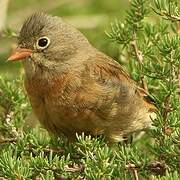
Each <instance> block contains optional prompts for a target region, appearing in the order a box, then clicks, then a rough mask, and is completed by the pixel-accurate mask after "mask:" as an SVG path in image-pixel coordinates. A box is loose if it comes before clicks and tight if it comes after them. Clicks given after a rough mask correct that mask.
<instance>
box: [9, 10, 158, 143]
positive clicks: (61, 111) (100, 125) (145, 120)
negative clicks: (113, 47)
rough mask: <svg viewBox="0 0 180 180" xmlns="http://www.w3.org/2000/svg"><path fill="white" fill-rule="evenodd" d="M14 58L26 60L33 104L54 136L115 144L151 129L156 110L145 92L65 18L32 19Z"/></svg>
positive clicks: (40, 16)
mask: <svg viewBox="0 0 180 180" xmlns="http://www.w3.org/2000/svg"><path fill="white" fill-rule="evenodd" d="M8 60H9V61H17V60H22V63H23V66H24V69H25V88H26V91H27V94H28V97H29V100H30V103H31V105H32V108H33V110H34V112H35V114H36V116H37V117H38V119H39V121H40V122H41V124H42V125H43V126H44V127H45V128H46V129H47V130H48V131H49V132H50V133H53V134H55V135H57V136H60V135H62V134H64V135H65V136H67V137H68V139H69V140H70V141H73V140H74V139H75V137H76V133H78V134H81V133H82V132H84V134H85V135H89V134H90V135H92V136H98V135H104V136H105V138H106V139H107V141H108V142H110V143H114V142H119V141H122V140H123V139H125V138H127V137H128V136H129V135H131V134H132V133H135V132H140V131H142V130H146V129H148V128H150V127H151V122H152V120H151V118H154V111H155V109H156V108H155V106H154V104H153V102H151V101H150V100H149V98H148V94H147V93H146V92H145V90H143V89H142V88H140V87H138V86H137V85H136V83H135V81H133V80H132V79H131V78H130V77H129V75H128V74H127V73H126V71H125V70H124V69H123V68H122V66H121V65H120V64H119V63H117V62H116V61H115V60H113V59H112V58H110V57H108V56H107V55H105V54H104V53H102V52H100V51H99V50H97V49H96V48H94V47H93V46H92V45H91V44H90V43H89V42H88V40H87V38H86V37H85V36H84V35H83V34H82V33H81V32H79V31H78V30H77V29H76V28H74V27H73V26H72V25H70V24H68V23H66V22H65V21H63V19H62V18H60V17H56V16H50V15H47V14H44V13H34V14H33V15H31V16H30V17H29V18H27V20H26V21H25V22H24V24H23V26H22V28H21V30H20V35H19V38H18V47H17V49H16V50H15V51H14V52H13V54H12V55H11V56H10V57H9V59H8Z"/></svg>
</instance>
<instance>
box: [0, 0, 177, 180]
mask: <svg viewBox="0 0 180 180" xmlns="http://www.w3.org/2000/svg"><path fill="white" fill-rule="evenodd" d="M150 2H152V1H149V0H132V1H131V7H130V9H129V11H128V12H127V15H126V18H125V20H124V22H120V21H118V20H117V21H116V22H115V23H112V26H111V31H110V32H107V34H108V36H109V38H110V40H111V41H112V42H114V43H117V44H118V46H119V47H120V50H121V51H120V58H119V62H122V63H123V64H125V65H126V67H127V69H128V70H129V72H130V73H131V76H132V77H133V78H134V79H135V80H137V81H138V83H139V85H140V86H142V87H144V88H145V89H146V90H148V91H149V92H150V94H151V96H152V98H153V99H154V100H155V104H156V106H157V109H158V112H157V118H156V119H155V120H153V128H152V129H151V130H150V133H149V134H148V135H146V136H144V137H143V138H142V139H141V140H138V141H137V142H134V143H133V144H129V145H126V144H123V145H119V146H118V145H114V146H110V145H107V144H106V142H105V141H104V139H103V137H98V138H91V137H90V136H85V135H84V134H82V135H81V136H79V135H77V142H76V143H74V144H68V143H67V140H66V139H65V138H64V137H59V138H57V137H50V136H49V135H48V133H47V132H46V131H45V130H44V129H43V128H41V127H40V126H39V125H37V126H36V127H35V128H31V127H29V126H27V124H26V119H28V118H29V116H30V113H31V108H30V105H29V104H28V99H27V97H26V95H25V94H24V91H23V81H22V79H21V78H19V79H16V80H7V79H6V78H2V77H0V177H2V178H6V179H38V178H39V179H47V180H48V179H92V180H94V179H117V178H120V179H125V180H126V179H138V178H139V179H152V180H158V179H163V180H171V179H175V180H176V179H180V164H179V162H180V158H179V155H180V150H179V145H180V141H179V137H180V121H179V120H180V118H179V117H180V98H179V96H180V89H179V88H180V84H179V83H180V37H179V32H180V26H179V18H180V15H179V6H180V4H179V2H178V1H177V0H173V1H172V0H165V1H163V0H154V2H153V3H151V4H150ZM153 12H155V14H153V15H155V16H153V18H152V17H151V16H152V13H153ZM147 85H148V86H147ZM32 126H33V124H32Z"/></svg>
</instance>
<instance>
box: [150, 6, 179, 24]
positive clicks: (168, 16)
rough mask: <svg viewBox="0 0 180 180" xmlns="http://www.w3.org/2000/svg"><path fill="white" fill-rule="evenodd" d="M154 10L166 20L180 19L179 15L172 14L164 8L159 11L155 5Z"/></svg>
mask: <svg viewBox="0 0 180 180" xmlns="http://www.w3.org/2000/svg"><path fill="white" fill-rule="evenodd" d="M152 10H153V11H154V12H155V13H156V14H158V15H160V16H162V17H163V18H164V19H166V20H171V21H180V17H179V16H176V15H172V14H170V13H168V12H166V11H163V10H162V11H160V12H158V11H156V10H155V9H154V8H153V7H152ZM164 16H165V17H164Z"/></svg>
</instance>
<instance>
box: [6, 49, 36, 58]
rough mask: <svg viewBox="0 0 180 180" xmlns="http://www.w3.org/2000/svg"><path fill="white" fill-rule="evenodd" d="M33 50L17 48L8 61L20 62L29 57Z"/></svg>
mask: <svg viewBox="0 0 180 180" xmlns="http://www.w3.org/2000/svg"><path fill="white" fill-rule="evenodd" d="M32 52H33V51H32V50H31V49H25V48H16V49H15V51H14V52H13V53H12V54H11V56H10V57H9V58H8V59H7V61H19V60H22V59H25V58H27V57H29V56H30V55H31V54H32Z"/></svg>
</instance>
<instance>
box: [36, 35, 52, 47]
mask: <svg viewBox="0 0 180 180" xmlns="http://www.w3.org/2000/svg"><path fill="white" fill-rule="evenodd" d="M49 43H50V39H49V38H48V37H41V38H39V39H38V41H37V48H38V49H45V48H46V47H48V45H49Z"/></svg>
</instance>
